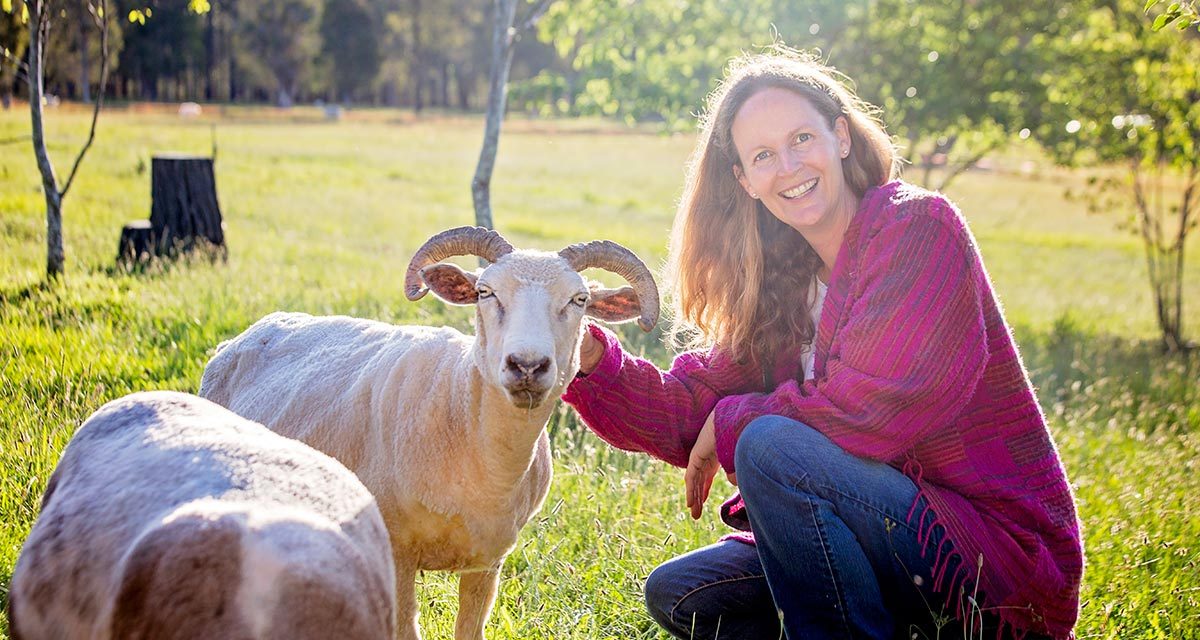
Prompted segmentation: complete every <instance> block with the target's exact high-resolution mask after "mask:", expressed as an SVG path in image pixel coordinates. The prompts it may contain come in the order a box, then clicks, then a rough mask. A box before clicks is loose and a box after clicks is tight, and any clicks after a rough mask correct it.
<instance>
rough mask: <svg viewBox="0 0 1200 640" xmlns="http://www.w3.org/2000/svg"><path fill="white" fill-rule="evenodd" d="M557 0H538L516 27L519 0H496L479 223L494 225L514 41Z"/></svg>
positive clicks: (477, 182)
mask: <svg viewBox="0 0 1200 640" xmlns="http://www.w3.org/2000/svg"><path fill="white" fill-rule="evenodd" d="M552 1H553V0H538V3H537V5H535V6H534V7H532V8H531V9H530V11H529V15H528V16H527V17H526V18H525V19H524V20H523V21H522V22H521V23H520V25H519V26H518V27H514V26H513V25H514V20H515V19H516V12H517V0H494V2H493V5H492V6H493V7H494V8H495V12H496V13H495V15H493V16H492V19H493V20H494V22H493V23H492V66H491V73H490V74H489V82H488V104H487V121H486V124H485V127H484V134H483V148H482V149H481V150H480V151H479V162H478V163H477V164H476V165H475V177H474V178H473V179H472V180H471V196H472V199H473V200H474V202H475V224H476V225H478V226H481V227H487V228H488V229H491V228H492V203H491V198H492V171H493V170H494V169H495V168H496V150H497V147H498V146H499V144H500V123H501V121H503V119H504V110H505V106H506V105H507V103H508V71H509V68H510V67H511V66H512V55H513V45H514V44H516V39H517V37H518V36H519V35H520V34H521V33H524V32H526V31H529V30H531V29H533V28H534V27H535V26H537V21H538V20H539V19H540V18H541V17H542V15H543V14H545V13H546V9H547V8H549V6H550V3H551V2H552Z"/></svg>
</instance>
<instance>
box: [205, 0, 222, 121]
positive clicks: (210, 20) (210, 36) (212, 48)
mask: <svg viewBox="0 0 1200 640" xmlns="http://www.w3.org/2000/svg"><path fill="white" fill-rule="evenodd" d="M218 4H220V3H217V2H213V3H211V4H210V5H209V8H208V15H207V16H205V23H204V99H205V100H206V101H209V102H211V101H212V100H213V98H215V97H216V88H215V87H216V85H215V80H214V77H213V75H214V71H215V70H216V67H217V27H216V23H215V19H216V18H215V14H216V13H217V5H218Z"/></svg>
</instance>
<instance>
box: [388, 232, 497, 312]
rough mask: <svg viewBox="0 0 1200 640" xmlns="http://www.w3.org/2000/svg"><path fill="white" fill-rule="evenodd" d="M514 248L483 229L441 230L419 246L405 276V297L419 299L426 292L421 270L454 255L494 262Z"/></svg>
mask: <svg viewBox="0 0 1200 640" xmlns="http://www.w3.org/2000/svg"><path fill="white" fill-rule="evenodd" d="M512 250H513V247H512V245H511V244H509V243H508V241H507V240H505V239H504V237H503V236H501V235H500V234H499V233H496V232H495V231H493V230H491V229H487V228H484V227H458V228H455V229H448V230H446V231H443V232H441V233H439V234H437V235H435V236H433V237H432V238H430V239H429V240H426V241H425V244H423V245H421V248H420V249H417V252H416V253H414V254H413V257H412V260H411V261H410V262H409V263H408V271H407V272H405V274H404V295H406V296H408V299H409V300H420V299H421V298H422V297H423V296H424V295H425V293H426V292H428V291H429V289H428V288H426V287H425V285H424V283H423V282H422V281H421V269H424V268H425V267H428V266H429V265H431V264H435V263H437V262H441V261H442V260H445V259H446V258H450V257H453V256H479V257H480V258H483V259H484V260H487V261H488V262H495V261H497V260H499V259H500V258H502V257H503V256H505V255H507V254H509V253H511V252H512Z"/></svg>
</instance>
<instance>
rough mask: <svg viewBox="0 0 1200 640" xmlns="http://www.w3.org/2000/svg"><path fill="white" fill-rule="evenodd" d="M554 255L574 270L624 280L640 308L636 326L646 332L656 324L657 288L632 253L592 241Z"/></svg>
mask: <svg viewBox="0 0 1200 640" xmlns="http://www.w3.org/2000/svg"><path fill="white" fill-rule="evenodd" d="M558 255H560V256H562V257H563V259H565V260H566V261H567V263H568V264H570V265H571V268H572V269H574V270H576V271H583V270H584V269H587V268H590V267H594V268H597V269H604V270H606V271H611V272H613V273H615V274H617V275H619V276H621V277H622V278H625V280H627V281H628V282H629V284H630V285H633V291H634V293H636V294H637V297H638V303H639V304H640V305H641V307H642V316H641V317H640V318H638V326H639V327H641V328H642V331H649V330H651V329H653V328H654V325H655V324H658V305H659V301H658V285H656V284H655V283H654V276H653V275H651V274H650V270H649V269H647V268H646V264H645V263H644V262H642V261H641V259H640V258H638V257H637V256H636V255H634V254H633V252H632V251H630V250H629V249H626V248H625V247H622V246H621V245H619V244H617V243H615V242H612V241H610V240H593V241H591V242H582V243H579V244H573V245H571V246H569V247H567V248H565V249H563V250H562V251H559V252H558Z"/></svg>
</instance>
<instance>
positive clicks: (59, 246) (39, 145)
mask: <svg viewBox="0 0 1200 640" xmlns="http://www.w3.org/2000/svg"><path fill="white" fill-rule="evenodd" d="M46 12H47V7H46V6H45V1H44V0H32V2H31V3H30V8H29V71H28V73H29V114H30V121H31V125H32V128H33V131H32V138H33V155H34V156H35V157H36V158H37V166H38V172H39V173H41V175H42V193H43V194H44V195H45V196H46V278H47V279H49V280H56V279H58V277H59V276H60V275H62V272H63V238H62V195H61V194H60V193H59V191H58V178H57V177H56V176H55V175H54V165H53V164H51V162H50V154H49V152H48V151H47V150H46V131H45V125H44V123H43V114H42V97H43V94H44V86H45V85H44V80H43V77H44V75H45V71H44V67H43V65H44V63H45V52H44V48H45V43H46V40H45V38H46V35H47V32H48V31H49V20H50V18H49V17H48V16H46V15H45V14H46Z"/></svg>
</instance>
